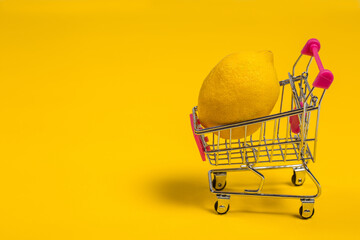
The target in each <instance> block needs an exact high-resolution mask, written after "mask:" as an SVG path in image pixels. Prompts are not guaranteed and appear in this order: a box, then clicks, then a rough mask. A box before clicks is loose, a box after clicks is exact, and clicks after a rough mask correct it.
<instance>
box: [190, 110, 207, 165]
mask: <svg viewBox="0 0 360 240" xmlns="http://www.w3.org/2000/svg"><path fill="white" fill-rule="evenodd" d="M193 121H194V118H193V115H192V114H190V123H191V129H192V132H193V134H194V138H195V142H196V145H197V147H198V149H199V152H200V156H201V159H202V160H203V161H206V157H205V152H204V147H203V145H202V143H201V139H200V136H199V135H196V134H195V129H194V123H193Z"/></svg>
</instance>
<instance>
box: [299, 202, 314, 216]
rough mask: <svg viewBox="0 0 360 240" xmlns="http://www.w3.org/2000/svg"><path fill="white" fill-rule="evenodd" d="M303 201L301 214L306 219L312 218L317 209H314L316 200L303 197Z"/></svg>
mask: <svg viewBox="0 0 360 240" xmlns="http://www.w3.org/2000/svg"><path fill="white" fill-rule="evenodd" d="M301 203H302V205H301V207H300V209H299V213H300V216H301V217H302V218H304V219H308V218H311V217H312V216H313V215H314V213H315V209H314V203H315V200H314V199H301Z"/></svg>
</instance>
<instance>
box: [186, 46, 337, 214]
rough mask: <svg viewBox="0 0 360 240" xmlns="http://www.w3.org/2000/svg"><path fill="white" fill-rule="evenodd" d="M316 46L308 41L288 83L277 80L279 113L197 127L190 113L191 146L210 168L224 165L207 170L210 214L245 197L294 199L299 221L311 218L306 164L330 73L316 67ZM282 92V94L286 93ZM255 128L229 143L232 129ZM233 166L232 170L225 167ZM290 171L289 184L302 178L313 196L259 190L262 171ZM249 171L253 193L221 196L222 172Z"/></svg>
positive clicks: (313, 148) (312, 152)
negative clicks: (212, 197) (312, 70)
mask: <svg viewBox="0 0 360 240" xmlns="http://www.w3.org/2000/svg"><path fill="white" fill-rule="evenodd" d="M319 50H320V42H319V41H318V40H317V39H310V40H309V41H308V42H307V43H306V45H305V46H304V48H303V49H302V51H301V54H300V56H299V58H298V59H297V60H296V62H295V64H294V66H293V69H292V73H289V74H288V75H289V78H288V79H286V80H283V81H280V82H279V84H280V87H281V99H280V110H279V112H277V113H275V114H272V115H269V116H264V117H260V118H256V119H251V120H247V121H242V122H237V123H233V124H228V125H223V126H216V127H209V128H203V126H202V125H201V122H200V121H199V119H198V114H197V107H194V108H193V112H192V114H190V119H191V126H192V130H193V133H194V137H195V141H196V143H197V146H198V148H199V151H200V155H201V157H202V160H203V161H206V157H207V159H208V160H209V162H210V164H211V165H214V166H230V167H227V168H225V167H222V168H221V169H218V168H217V169H212V170H210V171H209V173H208V177H209V185H210V191H211V192H212V193H215V194H216V196H217V198H218V200H217V201H216V203H215V210H216V211H217V213H219V214H225V213H227V212H228V210H229V200H230V195H247V196H261V197H285V198H298V199H300V200H301V202H302V206H301V207H300V216H301V217H302V218H305V219H307V218H311V217H312V216H313V214H314V202H315V200H314V199H315V198H317V197H319V196H320V193H321V187H320V184H319V182H318V181H317V179H316V178H315V177H314V175H313V174H312V173H311V172H310V170H309V167H308V164H309V162H310V161H312V162H315V160H316V145H317V140H318V126H319V117H320V105H321V102H322V100H323V97H324V94H325V92H326V90H327V89H328V88H329V87H330V85H331V83H332V82H333V78H334V77H333V74H332V73H331V71H329V70H326V69H324V67H323V66H322V63H321V60H320V57H319V54H318V51H319ZM303 55H308V56H311V57H310V60H309V61H308V63H307V65H306V64H304V68H305V69H306V70H305V71H304V72H302V73H301V74H300V75H295V67H296V65H299V64H300V63H299V60H300V58H301V57H302V56H303ZM313 58H315V61H316V63H317V66H318V68H319V71H320V72H319V73H318V75H317V77H316V78H315V80H314V81H313V84H312V87H311V86H310V84H309V82H308V75H309V74H308V71H309V67H310V64H311V61H312V59H313ZM286 89H288V90H286ZM252 124H258V125H259V124H260V125H261V127H260V128H259V130H258V131H257V132H255V133H254V134H252V135H250V136H248V137H245V138H242V139H233V138H231V134H232V131H233V130H234V129H235V128H240V127H241V128H243V129H244V131H245V136H246V131H247V128H248V126H250V125H252ZM224 130H226V131H228V132H229V133H230V134H229V135H230V138H229V139H223V138H221V132H222V131H224ZM231 166H236V167H231ZM284 168H292V169H293V176H292V178H291V180H292V183H293V184H294V185H295V186H301V185H302V184H303V183H304V181H305V176H306V175H308V176H309V177H310V179H311V180H312V181H313V182H314V184H315V186H316V187H317V193H316V194H315V195H291V194H272V193H264V192H263V191H262V188H263V184H264V180H265V177H264V175H263V174H262V173H261V171H262V170H266V169H284ZM246 170H248V171H251V172H253V173H254V174H255V175H256V176H258V177H259V179H260V183H259V185H258V187H257V189H246V190H243V191H238V192H235V191H226V189H225V187H226V177H227V173H228V172H237V171H246Z"/></svg>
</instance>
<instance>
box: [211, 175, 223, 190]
mask: <svg viewBox="0 0 360 240" xmlns="http://www.w3.org/2000/svg"><path fill="white" fill-rule="evenodd" d="M212 186H213V188H215V190H217V191H221V190H223V189H224V188H225V187H226V181H225V183H224V184H222V183H220V182H219V183H216V177H215V178H214V179H213V181H212Z"/></svg>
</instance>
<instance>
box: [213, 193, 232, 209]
mask: <svg viewBox="0 0 360 240" xmlns="http://www.w3.org/2000/svg"><path fill="white" fill-rule="evenodd" d="M216 197H217V198H218V200H217V201H216V202H215V206H214V207H215V211H216V212H217V213H218V214H225V213H227V212H228V211H229V208H230V204H229V202H230V195H223V194H217V195H216Z"/></svg>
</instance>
